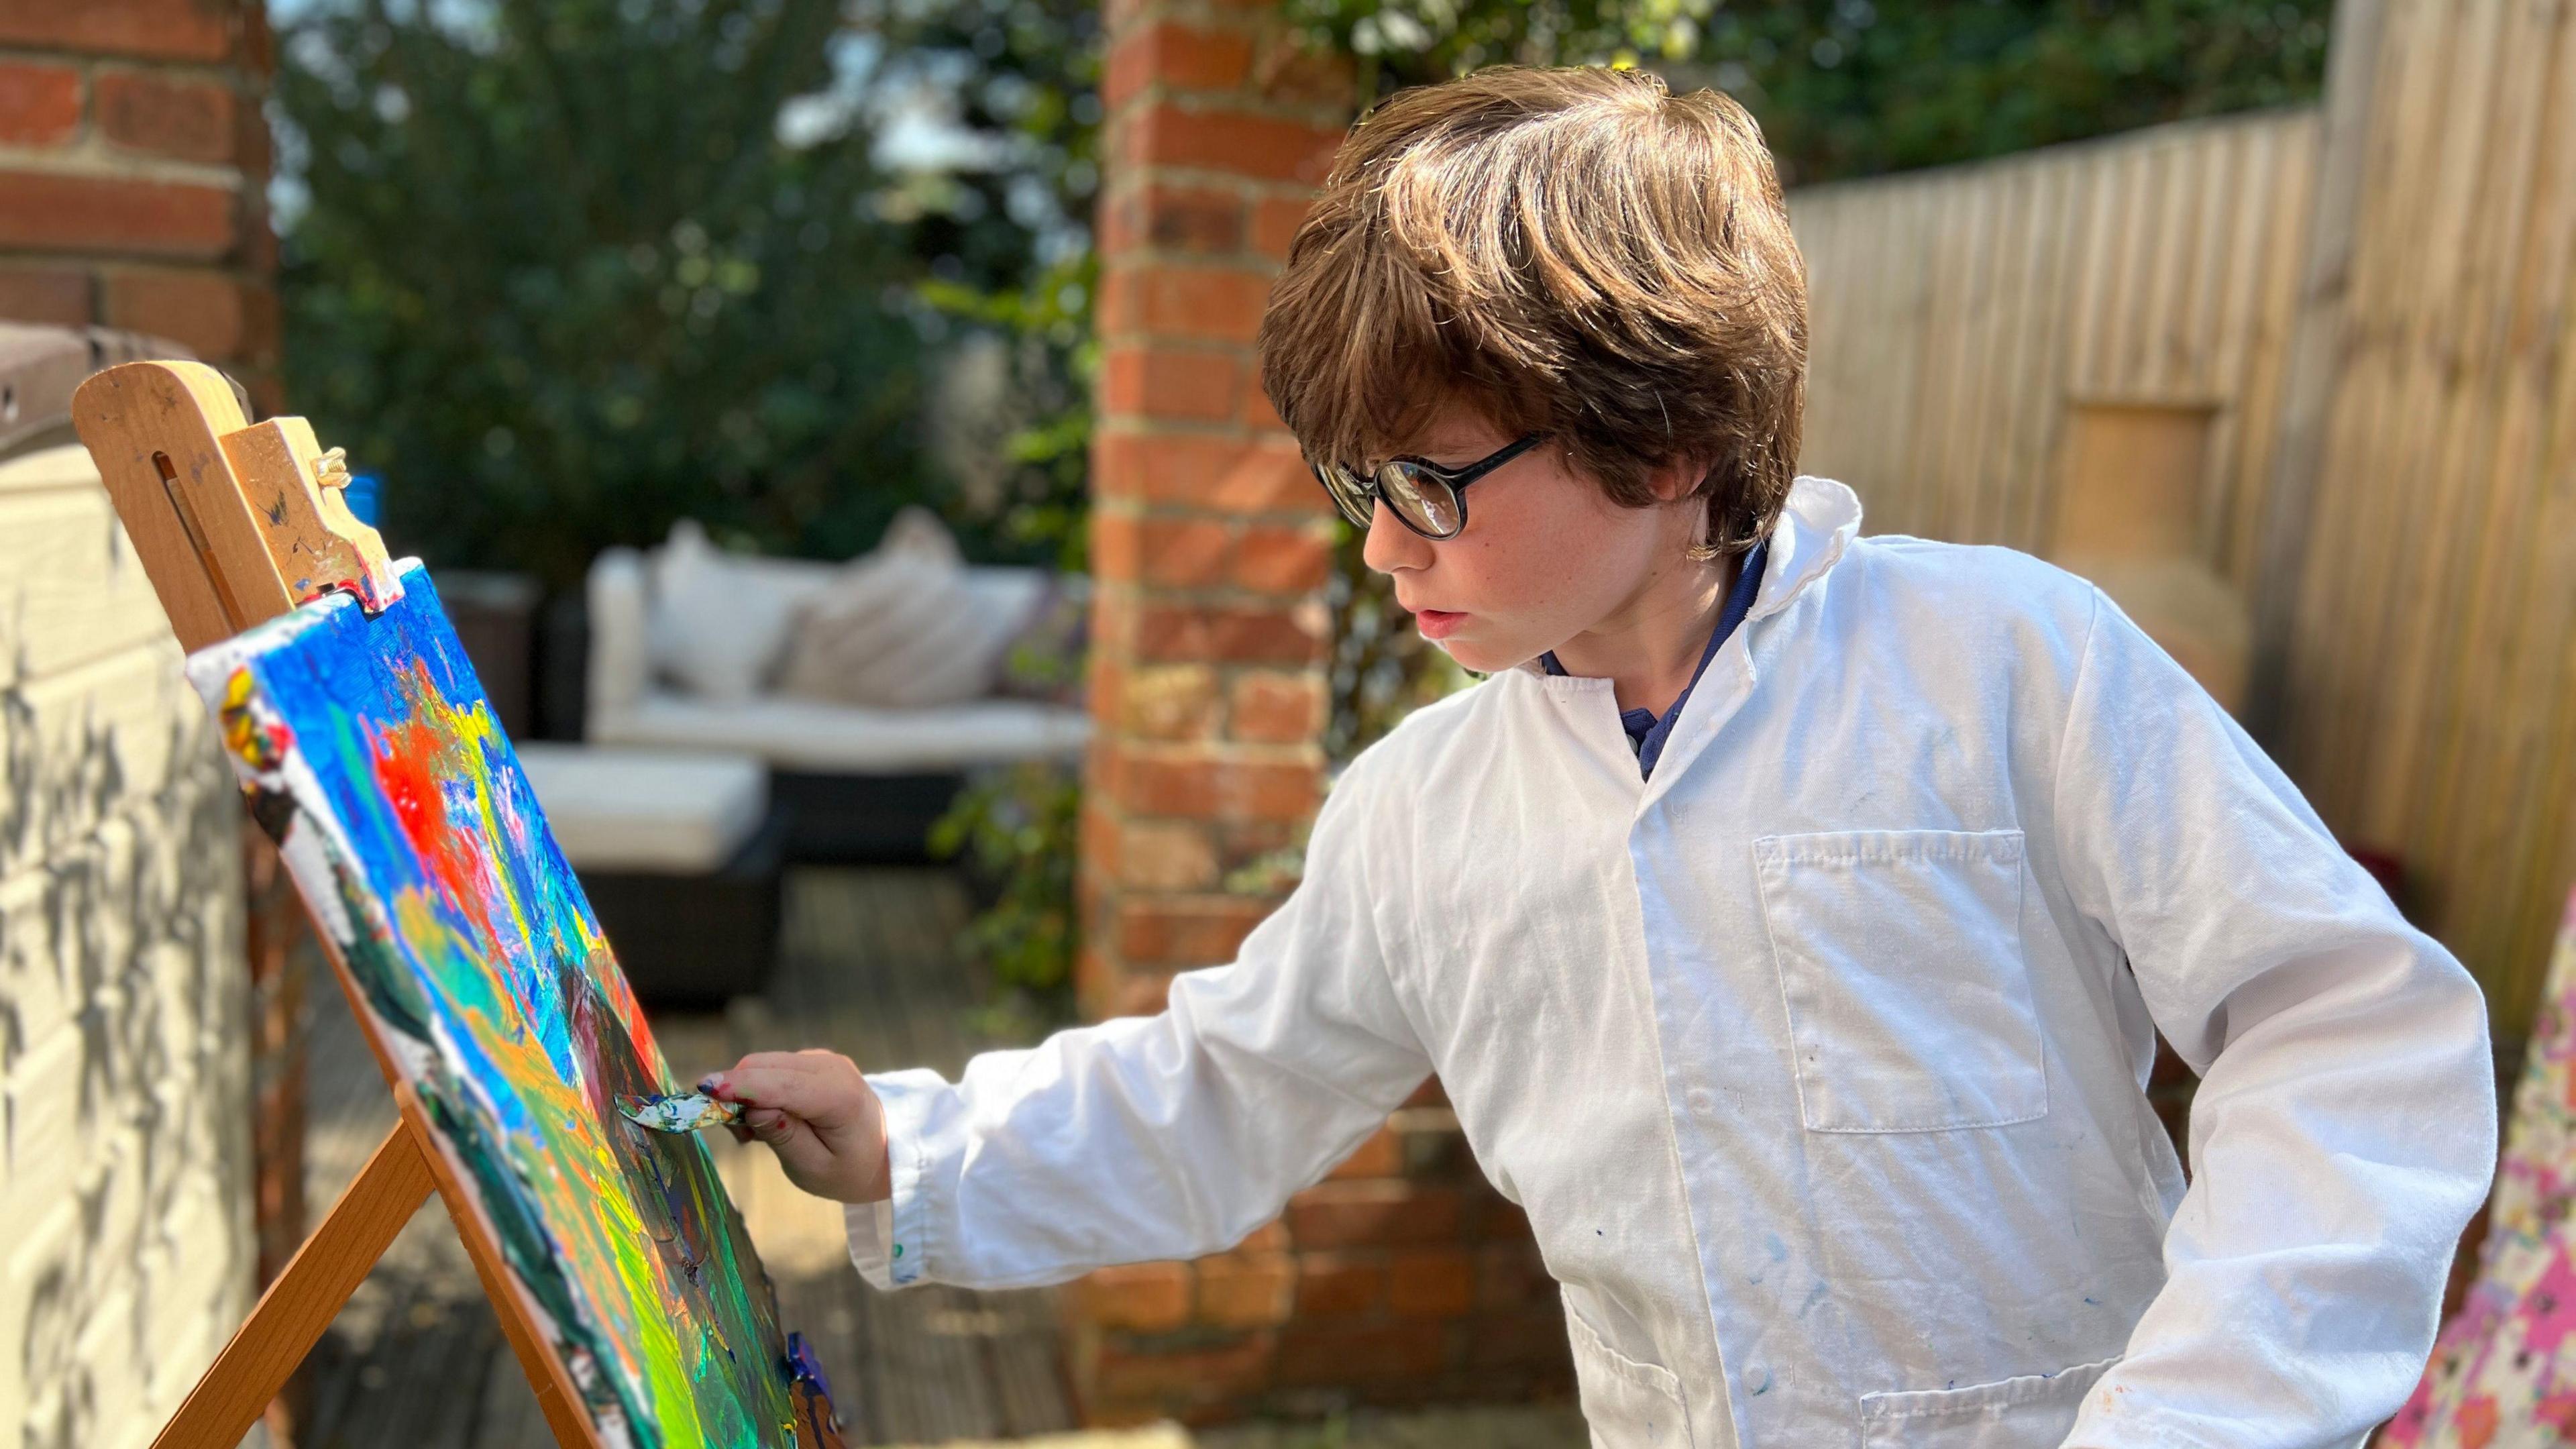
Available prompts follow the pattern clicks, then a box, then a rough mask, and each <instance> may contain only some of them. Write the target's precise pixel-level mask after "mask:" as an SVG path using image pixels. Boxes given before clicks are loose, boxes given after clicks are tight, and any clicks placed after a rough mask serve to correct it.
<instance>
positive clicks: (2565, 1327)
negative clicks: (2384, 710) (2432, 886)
mask: <svg viewBox="0 0 2576 1449" xmlns="http://www.w3.org/2000/svg"><path fill="white" fill-rule="evenodd" d="M2571 1252H2576V895H2570V896H2569V897H2568V899H2567V914H2566V917H2565V918H2564V920H2563V921H2562V922H2561V924H2560V926H2559V930H2558V950H2557V953H2556V954H2555V955H2554V956H2552V957H2551V958H2550V963H2549V980H2548V983H2547V985H2546V986H2544V987H2543V988H2542V991H2541V998H2540V1017H2539V1021H2538V1023H2537V1024H2536V1025H2534V1026H2533V1027H2532V1031H2531V1049H2530V1053H2529V1054H2528V1055H2527V1056H2526V1057H2524V1059H2523V1064H2522V1081H2521V1083H2520V1085H2519V1086H2518V1087H2517V1088H2516V1089H2515V1091H2514V1098H2513V1121H2512V1128H2511V1131H2510V1133H2509V1134H2508V1136H2507V1138H2506V1142H2505V1152H2504V1164H2503V1166H2502V1167H2501V1168H2500V1169H2498V1171H2497V1173H2496V1188H2495V1196H2494V1197H2492V1198H2491V1199H2489V1200H2488V1203H2487V1236H2486V1245H2485V1247H2484V1248H2482V1249H2481V1250H2480V1252H2479V1255H2478V1276H2477V1280H2476V1281H2475V1282H2474V1283H2473V1284H2471V1285H2470V1287H2469V1296H2468V1300H2467V1301H2466V1302H2465V1303H2463V1304H2461V1306H2460V1311H2459V1312H2458V1313H2457V1314H2456V1315H2454V1316H2453V1317H2452V1319H2451V1321H2450V1322H2449V1323H2446V1324H2444V1325H2443V1326H2442V1336H2441V1338H2440V1339H2439V1340H2437V1341H2436V1342H2435V1343H2434V1345H2433V1361H2432V1363H2431V1364H2429V1365H2427V1366H2426V1368H2425V1370H2424V1377H2423V1380H2422V1381H2421V1382H2419V1383H2418V1384H2417V1385H2416V1386H2415V1395H2414V1397H2413V1398H2410V1399H2408V1400H2407V1401H2406V1407H2405V1408H2403V1409H2401V1410H2399V1411H2398V1414H2397V1417H2396V1418H2395V1419H2394V1420H2392V1421H2391V1422H2390V1423H2389V1425H2388V1427H2387V1428H2386V1429H2385V1430H2383V1431H2382V1432H2381V1434H2380V1436H2379V1442H2380V1443H2381V1444H2382V1445H2389V1446H2402V1449H2416V1446H2419V1445H2424V1446H2431V1445H2443V1446H2457V1449H2488V1446H2489V1445H2494V1446H2497V1449H2504V1446H2514V1449H2522V1446H2527V1445H2544V1444H2576V1256H2571Z"/></svg>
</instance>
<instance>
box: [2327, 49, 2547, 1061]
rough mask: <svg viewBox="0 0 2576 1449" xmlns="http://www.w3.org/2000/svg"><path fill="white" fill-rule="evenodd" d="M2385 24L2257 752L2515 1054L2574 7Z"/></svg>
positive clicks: (2528, 931) (2540, 944)
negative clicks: (2458, 966)
mask: <svg viewBox="0 0 2576 1449" xmlns="http://www.w3.org/2000/svg"><path fill="white" fill-rule="evenodd" d="M2385 12H2386V13H2385V18H2384V20H2383V21H2382V22H2381V24H2382V31H2381V34H2380V36H2379V38H2378V43H2377V45H2376V47H2375V54H2374V56H2373V57H2372V59H2373V64H2372V65H2371V66H2370V67H2369V71H2370V74H2369V92H2368V95H2369V104H2368V106H2367V107H2366V109H2365V110H2364V112H2363V113H2362V115H2361V117H2360V120H2359V123H2358V124H2357V125H2356V126H2355V127H2354V132H2355V134H2354V136H2353V139H2352V142H2351V144H2353V145H2354V146H2356V147H2358V148H2359V150H2358V155H2359V158H2360V163H2361V164H2360V165H2359V167H2358V174H2359V177H2360V185H2359V188H2358V192H2357V195H2356V197H2355V200H2354V203H2353V206H2352V209H2351V216H2350V220H2349V223H2348V225H2349V226H2350V229H2351V234H2350V237H2349V239H2348V243H2342V244H2348V247H2349V251H2350V256H2351V264H2350V270H2349V277H2350V281H2349V286H2348V288H2347V289H2346V290H2345V291H2344V293H2343V294H2342V296H2341V297H2340V298H2339V299H2331V300H2332V301H2333V305H2335V307H2336V308H2337V311H2338V313H2339V315H2338V316H2336V317H2335V318H2334V322H2333V334H2334V339H2335V345H2334V347H2333V348H2332V349H2331V354H2332V357H2333V359H2334V360H2335V361H2337V362H2338V363H2339V365H2338V366H2336V367H2334V369H2333V371H2332V375H2331V385H2330V387H2329V388H2327V389H2324V390H2323V391H2322V397H2323V399H2324V408H2323V412H2322V417H2321V427H2320V429H2319V435H2320V437H2321V440H2322V445H2321V446H2320V447H2319V448H2318V449H2317V450H2316V456H2315V458H2314V459H2313V461H2312V464H2311V465H2312V466H2313V467H2314V468H2315V470H2316V474H2315V487H2314V492H2313V497H2312V499H2311V500H2310V501H2309V502H2308V503H2307V504H2306V506H2305V508H2304V510H2303V511H2304V514H2305V517H2304V519H2303V520H2302V519H2297V518H2295V517H2294V518H2293V519H2291V520H2288V521H2286V522H2285V523H2284V527H2294V528H2297V529H2298V531H2299V536H2300V540H2301V542H2302V544H2303V549H2302V553H2303V555H2304V565H2303V567H2301V568H2300V569H2299V570H2298V574H2297V577H2296V579H2295V580H2293V581H2292V582H2294V583H2295V584H2296V585H2297V586H2298V587H2297V590H2296V593H2295V595H2294V599H2293V602H2294V605H2295V607H2294V610H2293V611H2292V613H2291V617H2290V620H2289V624H2288V637H2287V639H2286V646H2287V647H2286V650H2285V656H2284V657H2285V661H2286V664H2287V670H2286V679H2287V684H2288V687H2287V690H2286V692H2285V697H2284V700H2283V709H2282V713H2281V719H2280V728H2279V729H2278V731H2277V732H2276V733H2277V744H2278V747H2279V748H2280V751H2281V754H2282V757H2283V761H2284V763H2285V765H2286V766H2287V767H2288V768H2289V769H2290V770H2291V772H2292V773H2293V774H2294V775H2296V776H2297V777H2298V779H2299V781H2300V783H2301V784H2302V785H2303V786H2305V787H2306V788H2307V789H2308V791H2309V792H2310V794H2311V795H2312V796H2313V797H2314V798H2315V800H2316V801H2317V804H2318V808H2319V809H2320V810H2321V811H2322V812H2323V813H2324V814H2325V816H2326V818H2327V820H2328V821H2330V822H2331V823H2333V825H2334V826H2335V827H2336V828H2337V829H2338V830H2340V831H2342V832H2344V833H2345V834H2346V835H2347V836H2348V837H2349V838H2351V839H2355V840H2359V841H2366V842H2370V843H2372V844H2377V845H2381V846H2385V847H2387V848H2389V849H2392V850H2394V851H2396V852H2397V853H2399V854H2400V855H2401V856H2402V857H2403V858H2404V859H2405V860H2406V862H2407V863H2408V865H2409V867H2410V870H2411V871H2412V877H2413V880H2414V882H2415V885H2416V889H2415V891H2414V892H2413V894H2414V897H2415V899H2414V900H2413V902H2412V903H2411V904H2413V905H2414V906H2415V908H2416V912H2417V914H2418V916H2419V917H2420V918H2421V919H2422V920H2423V922H2424V924H2425V925H2426V926H2427V927H2428V928H2429V929H2431V930H2432V931H2433V932H2434V933H2435V934H2437V935H2439V936H2440V937H2442V939H2443V940H2444V941H2445V942H2446V943H2447V944H2448V945H2449V946H2450V947H2451V948H2452V949H2453V950H2455V951H2457V952H2458V953H2459V954H2460V956H2461V958H2462V959H2463V960H2465V961H2467V962H2468V963H2469V966H2470V967H2471V969H2473V970H2475V971H2476V972H2477V973H2478V974H2479V976H2480V978H2481V979H2482V980H2484V981H2485V982H2486V984H2487V987H2488V995H2489V999H2490V1001H2491V1002H2492V1004H2493V1006H2494V1008H2495V1016H2496V1028H2497V1032H2498V1034H2499V1036H2505V1037H2507V1038H2508V1039H2510V1040H2516V1041H2518V1040H2519V1039H2520V1038H2521V1036H2522V1034H2524V1033H2525V1032H2527V1031H2528V1029H2529V1026H2530V1019H2531V1011H2532V1007H2533V1005H2534V1002H2535V998H2536V997H2537V994H2538V991H2539V986H2540V980H2541V974H2542V972H2543V970H2544V969H2545V967H2546V965H2547V955H2548V951H2549V942H2550V938H2551V934H2552V931H2553V929H2554V927H2555V925H2556V920H2557V912H2558V908H2559V905H2560V903H2561V902H2563V901H2564V899H2565V897H2566V893H2567V888H2568V884H2569V882H2570V881H2571V880H2576V809H2571V808H2570V806H2571V800H2576V308H2571V307H2570V305H2569V304H2570V293H2571V287H2576V6H2571V5H2569V4H2567V3H2565V0H2475V3H2447V0H2390V3H2388V4H2387V5H2386V6H2385ZM2286 461H2287V462H2288V463H2290V464H2292V465H2296V464H2298V463H2299V462H2301V461H2302V460H2300V459H2289V460H2286Z"/></svg>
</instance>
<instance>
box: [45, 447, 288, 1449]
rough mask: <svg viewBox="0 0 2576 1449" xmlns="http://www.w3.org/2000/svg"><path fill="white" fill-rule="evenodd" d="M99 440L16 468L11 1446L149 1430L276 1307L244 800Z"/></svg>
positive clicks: (82, 1443)
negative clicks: (186, 671)
mask: <svg viewBox="0 0 2576 1449" xmlns="http://www.w3.org/2000/svg"><path fill="white" fill-rule="evenodd" d="M178 663H179V649H178V645H177V643H176V642H175V641H174V640H173V639H172V638H171V636H170V627H169V624H168V623H167V622H166V621H165V620H164V619H163V617H162V614H161V608H160V605H159V603H158V602H157V601H156V600H155V599H154V598H153V595H152V589H151V585H150V584H149V583H148V582H146V581H145V579H144V576H143V569H142V565H141V564H140V563H139V562H138V561H137V560H136V558H135V556H134V550H133V548H132V546H131V545H130V544H128V543H127V542H126V538H125V532H124V530H123V528H122V527H120V526H119V525H118V523H117V521H116V517H115V514H114V512H113V510H111V509H110V507H109V506H108V501H107V495H106V493H105V491H104V490H102V489H101V488H100V486H99V482H98V474H97V472H96V470H95V469H93V468H92V467H91V465H90V461H89V456H88V454H87V453H85V452H83V451H82V450H81V449H79V448H77V447H69V448H61V449H55V450H52V451H49V452H44V453H38V454H34V455H31V456H29V457H26V458H22V459H18V460H15V461H12V462H9V463H0V1449H120V1446H127V1445H134V1446H140V1445H145V1444H148V1443H150V1441H151V1439H152V1436H153V1434H154V1433H155V1432H157V1431H158V1429H159V1427H160V1425H161V1423H162V1421H163V1420H164V1419H166V1418H167V1417H168V1416H169V1414H170V1413H171V1411H172V1410H174V1409H175V1408H177V1406H178V1404H179V1401H180V1399H181V1398H183V1397H184V1396H185V1395H186V1394H187V1391H188V1389H189V1388H190V1387H191V1386H192V1385H193V1384H194V1383H195V1382H196V1378H197V1375H198V1373H199V1372H200V1371H201V1370H203V1368H204V1367H205V1365H206V1363H207V1361H208V1360H210V1359H211V1358H213V1356H214V1354H215V1351H216V1350H217V1349H218V1348H220V1347H221V1346H222V1345H223V1342H224V1339H225V1338H226V1336H227V1335H229V1334H230V1332H231V1331H232V1329H233V1328H234V1327H235V1326H236V1325H237V1324H238V1323H239V1322H240V1320H241V1319H242V1317H243V1316H244V1315H245V1314H246V1313H248V1312H249V1309H250V1304H251V1302H252V1300H253V1293H252V1287H253V1285H252V1276H253V1272H254V1267H253V1262H254V1247H253V1242H252V1236H251V1150H250V1132H249V1128H250V1119H251V1111H250V1105H249V1104H250V1046H249V987H248V977H247V969H246V966H245V964H244V960H243V954H242V929H243V922H242V889H241V860H240V846H239V838H238V834H237V832H238V828H239V827H238V821H239V820H240V818H241V809H240V806H239V804H238V799H239V796H238V794H237V793H236V791H235V788H234V786H233V783H232V779H231V775H230V773H229V772H228V771H227V770H226V769H225V768H224V765H223V761H222V759H221V757H220V756H219V755H218V753H217V751H216V746H215V740H214V731H213V729H212V727H211V725H210V723H209V722H208V720H207V719H206V715H205V711H204V708H203V707H202V706H201V705H200V704H199V703H198V702H197V699H196V697H195V696H194V694H192V693H191V692H190V691H189V690H188V689H187V688H186V686H185V684H184V683H183V682H182V681H181V679H180V677H179V671H178Z"/></svg>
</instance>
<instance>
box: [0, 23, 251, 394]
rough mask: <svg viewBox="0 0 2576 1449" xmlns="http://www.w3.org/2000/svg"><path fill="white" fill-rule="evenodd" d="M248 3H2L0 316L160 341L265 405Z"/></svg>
mask: <svg viewBox="0 0 2576 1449" xmlns="http://www.w3.org/2000/svg"><path fill="white" fill-rule="evenodd" d="M269 64H270V58H269V44H268V27H267V23H266V20H265V16H264V12H263V10H262V7H261V4H260V0H0V318H9V319H12V320H17V321H24V322H47V323H54V324H58V325H61V326H68V327H78V326H84V325H87V324H90V323H102V324H105V325H107V326H111V327H122V328H128V329H131V330H133V331H136V332H145V333H150V334H153V335H155V336H160V337H166V338H169V339H170V340H172V341H174V342H177V343H179V344H181V345H182V346H184V347H186V348H188V349H189V350H190V351H192V352H194V353H195V354H196V355H197V356H199V357H201V358H203V359H205V360H206V361H208V362H212V363H215V364H217V365H218V366H221V367H222V368H223V369H224V370H225V371H227V372H230V373H232V374H233V375H234V376H235V377H238V378H240V379H241V380H242V381H243V382H244V383H245V384H247V385H249V387H250V389H251V395H252V397H253V398H254V399H255V400H257V401H258V402H259V403H260V404H261V406H262V408H263V410H271V409H273V408H274V407H275V405H276V381H275V373H276V365H277V297H276V293H275V291H274V289H273V288H272V286H271V278H272V276H273V274H274V273H275V271H276V267H277V263H276V247H275V244H274V241H273V240H272V237H271V234H270V231H269V227H268V213H267V204H266V196H265V188H266V186H267V184H268V128H267V123H266V122H265V120H263V119H262V117H261V115H260V98H261V96H262V94H263V93H264V92H265V91H266V88H267V76H268V70H269Z"/></svg>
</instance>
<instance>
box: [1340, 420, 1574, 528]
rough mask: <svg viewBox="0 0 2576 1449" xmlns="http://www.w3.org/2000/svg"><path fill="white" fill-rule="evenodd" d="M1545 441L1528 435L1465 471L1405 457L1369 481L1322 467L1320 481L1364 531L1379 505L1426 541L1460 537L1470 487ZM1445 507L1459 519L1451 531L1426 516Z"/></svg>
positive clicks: (1344, 514) (1382, 465) (1541, 435)
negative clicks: (1408, 502)
mask: <svg viewBox="0 0 2576 1449" xmlns="http://www.w3.org/2000/svg"><path fill="white" fill-rule="evenodd" d="M1546 437H1547V434H1545V433H1527V434H1524V435H1522V436H1521V437H1519V438H1516V439H1514V440H1513V441H1511V442H1509V443H1506V444H1504V445H1503V446H1502V447H1500V448H1497V449H1495V450H1494V451H1493V452H1490V453H1487V454H1486V455H1485V456H1483V457H1481V458H1479V459H1477V460H1476V461H1475V462H1473V463H1469V464H1468V465H1467V466H1465V467H1463V468H1443V467H1441V466H1440V465H1439V464H1437V463H1434V462H1432V461H1431V460H1430V459H1428V458H1415V457H1403V458H1389V459H1387V460H1386V461H1385V462H1383V463H1380V464H1378V465H1377V467H1376V469H1375V470H1373V471H1372V472H1371V473H1370V474H1369V475H1368V476H1366V477H1362V476H1361V475H1360V474H1358V473H1357V472H1354V471H1353V470H1351V469H1349V468H1346V467H1344V466H1343V465H1341V464H1339V463H1317V464H1315V465H1314V469H1315V478H1316V481H1318V482H1320V483H1322V484H1323V485H1324V491H1325V492H1326V493H1329V494H1331V495H1332V497H1333V504H1334V506H1335V507H1337V508H1339V509H1341V511H1342V517H1344V518H1347V519H1349V520H1350V521H1351V526H1352V527H1354V528H1357V529H1359V530H1361V531H1362V532H1366V531H1367V530H1368V528H1369V526H1370V524H1371V523H1373V522H1374V521H1375V518H1376V514H1377V505H1378V504H1380V503H1384V504H1385V505H1386V507H1387V511H1388V512H1390V513H1393V514H1394V515H1395V520H1396V522H1398V523H1401V524H1403V525H1404V526H1405V527H1407V528H1409V529H1412V530H1413V531H1414V532H1415V533H1418V534H1420V535H1422V536H1423V537H1424V538H1429V539H1445V538H1456V537H1457V536H1458V535H1459V534H1460V533H1461V532H1463V531H1464V530H1465V529H1466V527H1467V485H1468V484H1470V483H1473V482H1475V481H1476V480H1477V479H1479V478H1482V477H1484V476H1485V475H1486V474H1488V473H1491V472H1493V471H1494V470H1495V469H1497V468H1499V467H1501V466H1503V465H1504V464H1505V463H1508V462H1510V461H1511V460H1513V459H1514V458H1517V457H1519V456H1520V455H1521V454H1523V453H1526V452H1528V451H1529V450H1530V449H1532V448H1535V447H1537V446H1538V445H1539V443H1540V442H1542V441H1543V440H1545V439H1546ZM1435 490H1436V491H1435ZM1408 496H1409V497H1411V498H1413V499H1416V500H1418V501H1419V502H1418V504H1417V506H1421V507H1425V509H1426V511H1425V516H1424V517H1421V518H1416V517H1415V516H1414V510H1411V509H1408V508H1407V507H1406V506H1405V501H1404V500H1405V499H1406V498H1407V497H1408ZM1442 502H1445V504H1446V508H1447V511H1448V512H1449V513H1450V515H1451V516H1453V517H1454V518H1456V519H1457V523H1456V524H1455V525H1454V526H1453V527H1451V528H1449V529H1448V530H1447V531H1446V532H1443V531H1441V529H1440V528H1439V527H1438V526H1437V524H1436V523H1435V522H1434V521H1432V519H1431V517H1430V516H1429V514H1428V512H1427V506H1430V505H1436V504H1438V503H1442Z"/></svg>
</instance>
